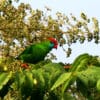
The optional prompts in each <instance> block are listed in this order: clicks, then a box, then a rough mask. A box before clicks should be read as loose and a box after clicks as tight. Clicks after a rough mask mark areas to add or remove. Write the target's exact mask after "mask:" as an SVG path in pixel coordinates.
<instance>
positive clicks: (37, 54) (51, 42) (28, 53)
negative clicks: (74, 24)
mask: <svg viewBox="0 0 100 100" xmlns="http://www.w3.org/2000/svg"><path fill="white" fill-rule="evenodd" d="M57 47H58V41H57V40H56V39H55V38H53V37H49V38H47V40H45V41H42V42H40V43H37V44H32V45H30V46H28V47H27V48H26V49H25V50H24V51H23V52H22V53H20V54H19V56H18V57H17V59H18V60H22V61H23V62H25V63H31V64H36V63H38V62H40V61H42V60H44V58H45V57H46V55H47V54H48V53H49V52H50V51H51V50H52V49H53V48H55V49H57Z"/></svg>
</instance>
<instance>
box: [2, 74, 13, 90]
mask: <svg viewBox="0 0 100 100" xmlns="http://www.w3.org/2000/svg"><path fill="white" fill-rule="evenodd" d="M11 76H12V72H9V73H5V72H3V73H2V72H1V73H0V90H1V89H2V88H3V86H4V85H6V84H7V82H8V81H9V80H10V79H11Z"/></svg>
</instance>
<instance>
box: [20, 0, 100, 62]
mask: <svg viewBox="0 0 100 100" xmlns="http://www.w3.org/2000/svg"><path fill="white" fill-rule="evenodd" d="M20 1H21V2H24V3H29V4H30V5H31V6H32V8H33V9H40V10H44V7H45V6H47V7H49V8H51V9H52V12H51V14H52V15H54V14H55V13H56V12H57V11H59V12H62V13H65V14H66V15H69V14H70V13H72V14H74V15H75V16H78V17H79V16H80V13H81V12H84V13H85V14H87V16H88V17H89V18H91V17H96V18H97V19H98V20H99V21H100V13H99V12H100V0H20ZM71 47H72V54H71V57H70V58H66V56H65V54H64V52H63V51H62V49H61V48H59V49H58V50H57V51H55V50H53V52H54V53H55V54H57V58H58V61H63V62H67V63H68V62H73V60H74V59H75V57H77V56H78V55H79V54H82V53H86V52H87V53H89V54H92V55H99V56H100V51H99V50H100V44H99V45H97V44H95V43H93V42H92V43H87V42H85V43H84V44H78V43H77V44H73V45H72V46H71Z"/></svg>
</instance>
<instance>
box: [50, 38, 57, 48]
mask: <svg viewBox="0 0 100 100" xmlns="http://www.w3.org/2000/svg"><path fill="white" fill-rule="evenodd" d="M48 40H49V41H50V42H51V46H53V48H55V49H57V47H58V41H57V40H56V39H55V38H52V37H50V38H48Z"/></svg>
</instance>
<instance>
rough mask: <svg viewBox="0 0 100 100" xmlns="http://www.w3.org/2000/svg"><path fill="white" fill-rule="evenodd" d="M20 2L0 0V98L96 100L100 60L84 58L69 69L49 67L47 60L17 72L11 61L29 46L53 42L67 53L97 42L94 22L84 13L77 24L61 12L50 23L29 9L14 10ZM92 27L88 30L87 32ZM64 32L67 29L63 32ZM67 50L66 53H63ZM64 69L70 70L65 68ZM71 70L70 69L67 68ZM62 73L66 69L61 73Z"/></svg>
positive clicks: (56, 65) (57, 65)
mask: <svg viewBox="0 0 100 100" xmlns="http://www.w3.org/2000/svg"><path fill="white" fill-rule="evenodd" d="M18 1H19V0H1V1H0V98H2V99H4V100H7V99H9V100H11V99H13V100H15V99H16V100H26V99H27V100H33V99H34V98H37V100H86V99H88V100H99V99H100V95H99V94H100V75H99V72H100V57H98V56H92V55H89V54H87V53H85V54H82V55H80V56H78V57H77V58H76V59H75V61H74V62H73V63H72V64H67V65H66V64H63V63H53V62H51V60H52V58H53V59H54V58H55V56H54V55H53V54H52V53H51V59H49V60H44V61H41V62H39V63H37V64H28V65H29V66H28V69H24V68H21V64H22V62H21V61H18V60H16V59H15V57H16V56H17V55H18V54H20V52H22V51H23V49H24V48H25V47H26V46H28V45H30V44H33V43H38V42H41V41H42V40H45V39H47V38H48V37H55V38H56V39H57V40H58V42H59V46H61V47H62V49H63V50H64V51H65V52H66V54H67V57H69V56H70V54H71V51H72V50H71V47H70V46H71V44H73V43H76V42H80V43H84V41H88V42H91V41H92V40H93V41H94V42H95V43H97V44H98V43H99V41H100V40H99V38H100V37H99V36H100V35H99V22H98V20H97V19H96V18H95V17H93V18H92V19H89V18H88V17H87V15H86V14H84V13H83V12H82V13H81V14H80V19H78V18H76V17H75V16H74V15H73V14H70V16H69V17H68V16H66V15H65V14H62V13H60V12H57V13H56V17H55V18H53V17H52V16H51V15H49V13H48V12H50V11H51V9H49V8H47V7H46V13H45V12H43V11H41V10H39V9H36V10H33V9H32V8H31V6H30V5H29V4H24V3H21V4H19V5H18V6H17V7H16V6H14V5H13V3H14V2H18ZM91 27H92V29H91ZM65 28H66V29H65ZM65 44H66V45H68V49H65V48H63V46H64V45H65ZM64 66H69V67H68V68H67V67H64ZM70 67H71V68H70ZM65 68H66V69H65Z"/></svg>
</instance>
